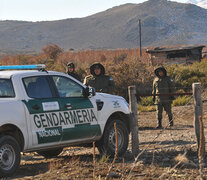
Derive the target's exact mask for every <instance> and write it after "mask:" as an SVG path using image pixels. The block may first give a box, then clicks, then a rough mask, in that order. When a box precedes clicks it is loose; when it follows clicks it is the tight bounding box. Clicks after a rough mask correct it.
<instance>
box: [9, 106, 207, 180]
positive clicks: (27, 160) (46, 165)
mask: <svg viewBox="0 0 207 180" xmlns="http://www.w3.org/2000/svg"><path fill="white" fill-rule="evenodd" d="M181 110H182V114H181V115H179V116H178V117H176V118H175V119H174V124H175V126H174V127H173V128H166V129H165V130H157V129H154V127H156V112H139V114H138V118H139V123H138V124H139V148H140V150H141V151H142V150H143V149H145V148H146V147H147V149H146V150H145V151H144V152H143V153H142V155H141V156H139V158H138V161H137V163H136V164H135V166H134V168H133V170H132V171H131V169H132V166H133V164H134V157H133V155H132V153H131V151H130V148H131V147H130V146H129V150H128V151H127V153H126V154H125V155H124V156H123V157H117V159H116V161H115V162H114V163H112V162H113V160H114V159H113V158H110V157H109V156H100V155H99V153H98V151H97V149H96V148H94V147H93V148H82V147H70V148H65V149H64V151H63V153H62V154H61V155H60V156H58V157H57V158H53V159H44V158H43V157H42V156H39V155H37V154H36V153H25V154H24V155H23V158H22V162H21V166H20V169H19V170H18V171H17V173H16V175H15V176H14V177H13V179H43V180H44V179H45V180H46V179H81V180H82V179H89V180H90V179H91V180H92V179H97V180H99V179H100V180H105V179H106V177H107V174H108V177H109V179H122V180H125V179H130V180H134V179H135V180H136V179H141V180H142V179H145V180H148V179H159V178H160V179H173V180H174V179H182V180H184V179H190V180H191V179H192V180H194V179H196V178H198V177H200V172H199V159H198V154H197V148H196V144H195V132H194V128H193V126H192V125H193V106H190V105H189V106H186V107H173V113H174V114H176V113H178V112H180V111H181ZM206 110H207V105H204V116H203V123H204V124H206V123H207V116H206ZM167 123H168V120H167V118H166V116H164V119H163V126H165V125H167ZM204 133H205V134H206V133H207V131H206V129H205V126H204ZM158 134H160V135H159V137H158V138H157V139H156V140H155V141H153V139H154V137H156V136H157V135H158ZM204 162H206V157H205V158H204ZM112 164H113V168H111V167H112ZM110 168H111V170H110V171H109V169H110ZM130 171H131V173H130ZM109 172H110V173H109ZM202 173H203V176H204V177H203V178H204V179H205V178H207V177H206V174H207V166H206V164H204V166H203V169H202Z"/></svg>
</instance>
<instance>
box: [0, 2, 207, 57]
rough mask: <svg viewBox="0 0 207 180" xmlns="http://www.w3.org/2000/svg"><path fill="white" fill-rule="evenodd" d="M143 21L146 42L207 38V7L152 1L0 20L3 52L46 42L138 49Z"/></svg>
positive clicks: (67, 46) (36, 48) (25, 49)
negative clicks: (64, 15) (49, 17)
mask: <svg viewBox="0 0 207 180" xmlns="http://www.w3.org/2000/svg"><path fill="white" fill-rule="evenodd" d="M139 19H141V20H142V44H143V46H160V45H171V44H201V43H204V44H205V43H206V42H207V21H206V19H207V10H206V9H203V8H201V7H198V6H196V5H192V4H183V3H177V2H171V1H167V0H149V1H146V2H144V3H140V4H125V5H122V6H117V7H114V8H111V9H108V10H107V11H104V12H100V13H97V14H94V15H92V16H88V17H85V18H75V19H65V20H59V21H42V22H24V21H0V53H2V52H3V53H5V52H39V51H41V49H42V47H45V46H46V44H47V43H51V44H55V43H56V44H58V46H60V47H61V48H64V50H68V49H70V48H73V49H103V48H134V47H137V46H138V26H139V25H138V21H139Z"/></svg>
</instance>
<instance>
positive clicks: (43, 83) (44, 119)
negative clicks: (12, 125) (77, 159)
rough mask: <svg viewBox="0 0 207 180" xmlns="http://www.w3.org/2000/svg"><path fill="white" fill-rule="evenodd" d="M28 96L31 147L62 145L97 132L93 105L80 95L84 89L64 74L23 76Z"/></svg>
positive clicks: (95, 134) (95, 111)
mask: <svg viewBox="0 0 207 180" xmlns="http://www.w3.org/2000/svg"><path fill="white" fill-rule="evenodd" d="M23 82H24V85H25V88H26V91H27V94H28V96H29V97H30V98H32V99H29V100H28V101H24V103H25V105H26V106H27V108H28V111H29V117H30V122H29V126H30V127H29V128H30V129H31V133H32V147H36V146H38V147H40V146H46V145H47V144H48V143H50V145H53V144H54V145H57V143H59V144H64V143H66V142H74V141H82V140H87V139H92V138H95V137H97V136H100V135H101V130H100V126H99V125H98V115H97V109H96V104H95V103H94V102H93V101H91V100H90V99H89V98H86V97H84V95H83V94H84V88H83V87H82V86H81V85H79V84H78V83H76V82H74V81H72V80H71V79H69V78H67V77H64V76H36V77H27V78H24V79H23Z"/></svg>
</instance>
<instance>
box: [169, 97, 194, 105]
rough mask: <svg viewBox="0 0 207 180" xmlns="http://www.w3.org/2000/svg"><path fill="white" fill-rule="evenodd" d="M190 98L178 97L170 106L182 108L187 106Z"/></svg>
mask: <svg viewBox="0 0 207 180" xmlns="http://www.w3.org/2000/svg"><path fill="white" fill-rule="evenodd" d="M190 98H191V96H182V97H181V96H178V97H177V98H176V99H175V100H174V101H173V103H172V106H184V105H186V104H188V102H189V101H190Z"/></svg>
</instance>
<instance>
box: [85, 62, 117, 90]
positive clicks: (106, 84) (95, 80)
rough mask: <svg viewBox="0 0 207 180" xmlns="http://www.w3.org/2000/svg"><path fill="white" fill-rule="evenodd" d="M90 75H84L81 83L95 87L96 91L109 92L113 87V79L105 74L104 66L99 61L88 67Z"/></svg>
mask: <svg viewBox="0 0 207 180" xmlns="http://www.w3.org/2000/svg"><path fill="white" fill-rule="evenodd" d="M90 73H91V75H89V76H86V77H85V79H84V82H83V84H85V85H87V86H91V87H93V88H95V90H96V91H97V92H103V93H111V92H112V91H113V88H114V80H113V79H112V77H111V76H107V75H105V68H104V66H103V65H102V64H101V63H94V64H93V65H92V66H91V67H90Z"/></svg>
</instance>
